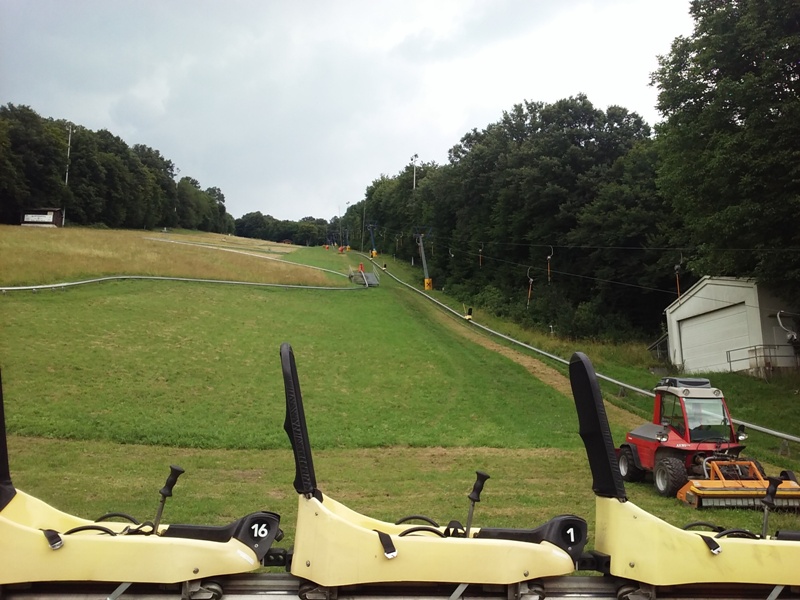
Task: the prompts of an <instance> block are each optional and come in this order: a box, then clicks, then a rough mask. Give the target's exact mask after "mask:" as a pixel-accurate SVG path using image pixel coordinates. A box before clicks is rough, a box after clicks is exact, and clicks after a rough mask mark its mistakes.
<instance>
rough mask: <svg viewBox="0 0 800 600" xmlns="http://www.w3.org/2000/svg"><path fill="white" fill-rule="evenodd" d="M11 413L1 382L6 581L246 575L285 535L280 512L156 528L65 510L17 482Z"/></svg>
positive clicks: (0, 550)
mask: <svg viewBox="0 0 800 600" xmlns="http://www.w3.org/2000/svg"><path fill="white" fill-rule="evenodd" d="M4 411H5V408H4V405H3V398H2V383H1V382H0V586H2V585H6V584H17V583H35V582H66V581H87V582H114V583H156V584H161V583H163V584H167V583H182V582H187V581H192V580H197V579H202V578H207V577H213V576H217V575H225V574H233V573H245V572H248V571H252V570H254V569H257V568H258V567H259V566H261V564H262V561H263V560H264V558H265V556H267V554H268V551H269V550H270V547H271V545H272V542H273V541H274V540H275V539H276V537H278V538H279V537H281V536H282V532H281V531H280V528H279V523H280V517H279V516H278V515H277V514H275V513H270V512H264V511H262V512H255V513H251V514H250V515H247V516H245V517H243V518H241V519H239V520H237V521H235V522H233V523H231V524H230V525H226V526H219V527H217V526H198V525H161V526H159V527H158V531H157V532H154V531H153V527H152V525H149V529H148V526H147V524H144V525H143V526H136V525H135V524H131V523H119V522H109V521H103V522H95V521H89V520H87V519H82V518H79V517H76V516H74V515H70V514H68V513H65V512H62V511H60V510H58V509H56V508H54V507H53V506H51V505H49V504H47V503H46V502H43V501H41V500H39V499H37V498H35V497H33V496H31V495H29V494H26V493H25V492H23V491H21V490H17V489H16V488H15V487H14V485H13V484H12V482H11V474H10V469H9V464H8V444H7V439H6V429H5V412H4ZM170 489H171V488H170ZM163 493H164V492H163V490H162V494H163ZM170 493H171V492H170ZM2 596H3V594H2V592H0V597H2Z"/></svg>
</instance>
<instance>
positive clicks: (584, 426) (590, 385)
mask: <svg viewBox="0 0 800 600" xmlns="http://www.w3.org/2000/svg"><path fill="white" fill-rule="evenodd" d="M569 381H570V384H571V385H572V396H573V397H574V398H575V408H576V409H577V411H578V432H579V433H580V435H581V439H582V440H583V445H584V446H586V456H587V458H588V459H589V467H590V468H591V470H592V490H594V493H595V494H597V495H598V496H603V497H606V498H617V499H618V500H620V501H622V502H625V501H626V500H627V499H628V497H627V495H626V494H625V483H624V482H623V481H622V475H620V472H619V464H618V463H617V453H616V451H615V450H614V440H613V439H612V438H611V429H610V428H609V426H608V417H607V416H606V408H605V406H604V405H603V396H602V395H601V393H600V385H599V384H598V383H597V375H596V374H595V372H594V367H593V366H592V363H591V362H590V361H589V359H588V358H587V357H586V355H585V354H583V353H582V352H576V353H575V354H573V355H572V359H571V360H570V361H569Z"/></svg>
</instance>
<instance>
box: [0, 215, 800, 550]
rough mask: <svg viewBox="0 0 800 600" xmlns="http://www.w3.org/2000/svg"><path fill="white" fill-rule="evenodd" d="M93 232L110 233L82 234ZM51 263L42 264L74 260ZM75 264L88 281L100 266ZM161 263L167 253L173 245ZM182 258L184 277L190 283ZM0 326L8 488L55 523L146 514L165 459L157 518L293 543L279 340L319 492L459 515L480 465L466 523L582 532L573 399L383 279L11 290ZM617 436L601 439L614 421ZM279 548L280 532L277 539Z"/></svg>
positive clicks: (712, 516) (649, 504) (646, 498)
mask: <svg viewBox="0 0 800 600" xmlns="http://www.w3.org/2000/svg"><path fill="white" fill-rule="evenodd" d="M18 229H21V228H18ZM65 231H66V230H65ZM2 233H5V232H4V231H3V232H2ZM37 233H38V232H37ZM97 233H100V234H106V233H109V232H102V231H101V232H89V233H86V235H87V236H89V237H91V235H92V234H97ZM113 233H114V234H117V233H123V234H127V232H113ZM131 233H137V232H131ZM148 235H152V234H148ZM3 237H4V236H3V235H0V242H2V240H3ZM187 237H192V238H194V237H195V236H194V234H193V235H192V236H187ZM37 239H38V240H39V241H40V242H41V240H42V239H45V238H41V237H40V238H37ZM207 240H208V238H207V236H204V235H200V234H197V237H196V240H195V239H193V240H192V241H201V242H203V243H206V241H207ZM213 243H217V242H213ZM229 243H230V244H231V246H228V244H229ZM240 243H242V241H241V240H237V239H232V240H225V239H222V240H219V244H220V245H222V246H226V247H238V245H239V244H240ZM244 245H245V246H247V243H244ZM163 247H165V248H170V249H178V248H182V249H183V248H189V247H188V246H179V245H177V244H163ZM20 251H31V252H34V253H37V252H39V249H38V248H36V247H34V248H32V249H30V250H20ZM171 251H172V250H170V252H171ZM257 251H260V250H258V249H257ZM266 251H267V250H264V252H266ZM209 252H212V250H209ZM140 255H142V253H141V252H139V253H137V252H132V253H130V254H129V260H130V264H127V265H126V267H127V269H126V271H125V272H130V271H129V269H133V268H141V267H142V265H141V264H140V263H138V262H137V261H138V259H139V256H140ZM40 256H41V254H40ZM65 256H69V252H66V254H63V253H62V254H58V253H55V255H54V256H53V259H52V260H55V261H58V260H62V262H69V261H64V260H63V259H64V258H65ZM215 256H219V257H225V260H227V259H229V258H231V257H233V256H235V255H233V254H232V253H228V252H219V253H218V254H216V255H215ZM291 256H294V257H295V258H297V259H298V261H299V262H307V263H308V264H315V265H318V266H325V267H328V268H334V269H338V268H340V266H341V268H342V270H346V266H347V265H357V263H358V261H359V260H361V259H360V258H359V257H358V256H357V255H355V254H354V253H351V254H350V255H338V254H335V253H333V252H330V251H328V252H326V251H324V250H322V249H319V248H307V249H298V250H297V251H296V253H294V254H293V255H291ZM0 260H2V254H0ZM86 260H87V263H86V264H85V265H84V268H85V269H86V271H87V272H88V274H89V275H96V274H97V271H96V270H95V269H99V266H97V265H96V264H95V261H98V260H99V259H98V258H97V257H95V258H88V259H86ZM253 260H258V259H253ZM162 262H163V263H164V264H166V263H173V264H177V263H178V262H179V261H178V259H177V258H174V257H173V255H170V254H169V253H168V254H166V255H165V258H164V259H163V260H162ZM264 262H269V261H264ZM182 264H183V265H184V267H183V268H182V269H181V272H180V273H179V276H184V277H194V276H202V274H200V273H197V272H193V269H195V268H196V266H194V265H193V263H191V262H188V263H182ZM30 268H31V269H33V270H34V271H35V269H36V264H35V263H34V264H33V266H31V267H30ZM43 268H44V265H43ZM48 268H49V267H48ZM156 271H157V272H156V274H162V273H161V272H159V271H158V269H156ZM0 276H2V275H0ZM52 277H54V275H53V274H52V272H51V275H50V278H52ZM231 278H232V279H244V277H238V276H237V277H231ZM59 280H60V279H59ZM46 282H47V283H52V281H46ZM433 310H436V309H433ZM0 329H1V330H2V332H3V335H2V337H0V357H1V358H0V361H2V368H3V378H4V384H5V392H6V394H5V396H6V403H7V417H8V419H9V423H10V424H11V427H12V429H13V430H14V431H15V432H16V433H15V434H13V435H11V436H10V439H9V444H10V448H11V459H12V465H11V467H12V475H13V476H14V480H15V483H16V484H17V485H18V486H19V487H20V488H22V489H25V490H26V491H29V492H31V493H34V494H35V495H37V496H39V497H41V498H43V499H44V500H46V501H49V502H51V503H53V504H54V505H56V506H57V507H58V508H61V509H64V510H67V511H69V512H74V513H76V514H80V515H82V516H87V517H93V516H97V514H99V513H102V512H106V511H107V510H123V511H127V512H132V513H134V514H136V515H137V516H140V517H146V518H152V514H154V511H155V506H156V503H157V501H158V497H157V490H158V489H160V487H161V486H162V485H163V481H164V478H165V477H166V474H167V472H168V468H167V466H168V465H169V464H170V463H177V464H181V465H182V466H184V467H185V468H186V469H187V475H186V476H184V478H182V479H181V481H180V483H179V485H178V487H177V488H176V495H175V497H174V498H173V499H172V500H171V501H170V504H169V508H168V509H167V513H166V514H165V520H166V521H168V522H170V521H171V522H191V523H223V522H226V521H229V520H231V519H233V518H236V517H238V516H241V515H242V514H244V513H247V512H250V511H252V510H259V509H267V510H276V511H277V512H279V513H281V514H282V515H283V517H284V518H283V524H284V528H286V529H287V531H289V532H291V531H293V524H294V514H295V513H294V510H295V508H294V507H295V504H296V495H295V493H294V490H293V489H292V487H291V480H292V479H293V461H292V459H291V454H290V451H289V444H288V440H287V439H286V437H285V434H284V433H283V431H282V424H283V417H284V408H283V406H284V399H283V384H282V379H281V376H280V366H279V359H278V345H279V344H280V342H282V341H285V340H286V341H290V342H291V343H292V344H293V346H294V348H295V352H296V354H297V360H298V368H299V371H300V383H301V386H302V388H303V392H304V396H305V400H306V410H307V416H308V421H309V429H310V433H311V440H312V445H313V446H314V449H315V458H316V466H317V474H318V481H319V484H320V487H321V488H322V489H323V490H324V491H325V492H327V493H329V494H331V495H333V496H334V497H336V498H337V499H340V500H342V501H343V502H345V503H346V504H348V505H350V506H352V507H353V508H355V509H356V510H361V511H362V512H365V513H367V514H370V515H373V516H377V517H379V518H384V519H388V520H394V519H395V518H397V517H398V516H400V515H404V514H410V513H424V514H429V515H431V516H433V517H434V518H437V519H439V520H442V521H447V520H449V519H450V518H459V519H462V520H463V519H464V518H465V514H466V506H467V502H466V495H467V494H468V493H469V491H470V489H471V487H472V482H473V481H474V470H475V469H484V470H487V471H489V472H490V474H491V475H492V479H491V480H490V481H489V482H488V483H487V488H486V492H485V494H484V496H483V502H482V503H481V505H480V507H479V508H480V514H478V513H476V523H478V524H485V525H495V526H519V527H531V526H535V525H538V524H539V523H541V522H542V521H543V520H545V519H546V518H549V516H552V515H554V514H558V513H563V512H574V513H577V514H580V515H582V516H584V517H585V518H587V520H588V521H589V522H590V524H591V523H592V522H593V513H594V511H593V496H592V492H591V477H590V475H589V472H588V468H587V465H586V459H585V453H584V452H583V450H582V446H581V443H580V440H579V438H578V436H577V419H576V416H575V412H574V406H573V404H572V401H571V399H570V398H569V397H568V394H564V393H558V392H555V391H554V390H553V389H552V388H550V387H549V386H545V385H543V384H541V383H540V382H538V381H537V380H536V379H535V378H534V377H532V376H531V374H530V373H529V372H528V371H526V370H525V369H524V368H522V367H521V366H519V365H516V364H514V363H512V362H511V361H509V360H508V359H505V358H503V357H501V356H499V355H498V354H497V353H496V352H491V351H489V350H486V349H484V348H480V347H477V346H474V345H473V344H472V343H470V342H468V341H466V340H464V339H462V338H461V337H460V336H459V335H458V334H457V332H456V331H455V330H454V328H453V327H451V326H447V325H445V324H443V322H442V319H441V316H440V315H438V314H436V313H432V312H431V306H430V305H429V304H428V303H427V302H424V301H421V300H420V299H419V297H418V296H417V295H416V294H413V293H412V292H408V291H407V290H405V289H404V288H402V287H401V286H399V285H398V284H393V282H392V281H391V279H389V278H384V279H383V280H382V285H381V287H380V288H378V289H374V290H369V291H336V292H319V291H310V290H302V291H301V290H290V291H286V290H274V289H269V290H266V289H264V290H255V289H252V288H232V287H228V286H215V285H208V284H191V283H168V282H115V283H103V284H98V285H94V286H89V287H83V288H72V289H68V290H66V291H50V292H42V293H39V294H32V293H29V292H24V293H14V294H7V295H5V296H2V297H0ZM589 354H590V356H593V355H594V354H595V353H594V352H591V351H590V352H589ZM612 426H613V427H614V429H615V435H616V432H617V431H618V430H619V427H620V426H619V424H612ZM31 436H34V437H31ZM40 436H46V438H42V437H40ZM118 442H123V443H118ZM628 490H629V495H630V497H631V499H632V500H634V501H635V502H636V503H637V504H639V505H641V506H643V507H645V508H646V509H648V510H651V511H652V512H654V513H655V514H657V515H659V516H662V517H664V518H666V519H668V520H669V521H670V522H673V523H675V524H677V525H682V524H684V523H686V522H688V521H691V520H696V519H697V518H698V517H700V515H697V514H696V513H693V512H691V511H687V509H685V508H683V507H681V506H680V505H679V504H678V503H677V501H676V500H674V499H666V498H660V497H658V496H656V495H655V494H654V493H653V491H652V486H651V485H647V484H641V485H629V486H628ZM171 511H175V512H171ZM702 518H703V519H704V520H710V521H715V522H718V523H720V524H723V525H725V526H728V527H747V528H750V529H751V530H754V531H758V530H760V515H759V513H758V512H757V511H728V510H709V511H704V513H703V514H702ZM796 518H797V517H796V515H795V514H791V513H790V514H781V515H775V516H773V518H772V520H771V526H774V527H776V528H795V529H796V528H797V524H796ZM290 543H291V533H290V534H289V536H287V542H286V543H285V544H283V545H285V546H288V545H289V544H290Z"/></svg>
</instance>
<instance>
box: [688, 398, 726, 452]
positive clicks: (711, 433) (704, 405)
mask: <svg viewBox="0 0 800 600" xmlns="http://www.w3.org/2000/svg"><path fill="white" fill-rule="evenodd" d="M683 402H684V404H685V406H686V418H687V420H688V421H689V430H690V432H691V433H690V436H691V438H690V439H691V441H692V442H702V441H703V440H707V439H711V438H716V439H719V438H722V439H724V440H729V439H730V437H731V429H730V424H729V423H728V416H727V414H726V413H725V407H724V405H723V403H722V399H721V398H684V400H683Z"/></svg>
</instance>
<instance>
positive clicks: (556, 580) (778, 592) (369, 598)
mask: <svg viewBox="0 0 800 600" xmlns="http://www.w3.org/2000/svg"><path fill="white" fill-rule="evenodd" d="M306 583H307V582H304V581H303V580H300V579H298V578H296V577H294V576H292V575H289V574H282V573H261V574H252V575H232V576H228V577H221V578H218V579H216V580H214V584H215V585H214V587H213V588H212V586H208V590H211V589H213V590H214V591H213V592H209V591H205V590H201V591H194V592H187V589H186V587H185V586H182V585H180V584H176V585H167V586H157V585H153V584H142V585H138V586H137V585H133V586H131V587H130V588H127V589H125V590H124V591H123V592H121V593H120V594H119V595H118V596H114V592H115V590H117V589H119V588H118V586H116V585H115V584H112V583H105V584H96V583H80V582H78V583H65V584H53V583H48V584H32V585H30V586H29V587H28V588H25V587H21V586H13V587H12V586H6V587H5V588H3V587H0V599H2V600H96V599H98V598H120V599H121V600H124V599H131V600H167V599H170V598H181V599H186V600H220V599H222V600H225V599H229V600H283V599H287V598H292V599H293V598H301V599H302V600H319V599H323V598H324V599H326V600H450V599H452V598H453V597H454V590H456V588H457V586H456V585H454V584H450V585H447V584H420V585H413V584H393V585H392V584H375V585H363V586H357V587H345V588H339V589H329V590H318V589H317V590H313V591H307V590H306V589H304V584H306ZM204 585H208V584H204ZM311 587H313V586H311ZM457 597H458V598H459V599H463V600H541V599H543V598H554V599H559V598H560V599H565V600H566V599H581V600H623V599H624V600H656V599H657V598H663V599H664V600H699V599H715V600H725V599H729V600H749V599H751V598H752V599H755V598H760V599H762V600H763V599H768V598H773V599H775V598H780V599H781V600H797V599H800V589H798V588H788V587H786V588H784V587H782V586H777V587H776V586H769V585H742V584H704V585H682V586H670V587H659V588H653V587H651V586H640V585H639V584H638V583H636V582H632V581H628V580H624V579H619V578H617V577H608V576H606V577H603V576H584V575H576V576H563V577H551V578H545V579H541V580H535V581H530V582H524V583H522V584H520V585H519V586H516V585H515V586H492V587H489V588H488V589H487V587H485V586H481V585H471V586H468V587H467V588H466V590H464V591H463V594H462V595H460V596H457Z"/></svg>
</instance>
